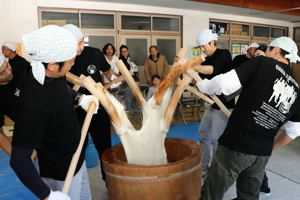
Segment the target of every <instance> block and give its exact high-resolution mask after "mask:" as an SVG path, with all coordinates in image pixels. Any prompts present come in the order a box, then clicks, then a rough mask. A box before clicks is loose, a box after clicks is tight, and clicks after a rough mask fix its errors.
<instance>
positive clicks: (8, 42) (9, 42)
mask: <svg viewBox="0 0 300 200" xmlns="http://www.w3.org/2000/svg"><path fill="white" fill-rule="evenodd" d="M2 46H6V47H7V48H9V49H10V50H12V51H17V49H18V48H17V46H16V44H15V43H13V42H11V41H6V42H4V43H3V45H2Z"/></svg>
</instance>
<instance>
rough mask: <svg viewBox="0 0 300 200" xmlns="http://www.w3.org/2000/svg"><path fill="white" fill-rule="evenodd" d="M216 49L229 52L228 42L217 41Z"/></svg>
mask: <svg viewBox="0 0 300 200" xmlns="http://www.w3.org/2000/svg"><path fill="white" fill-rule="evenodd" d="M217 47H218V48H220V49H228V50H229V51H230V46H229V40H222V39H218V41H217Z"/></svg>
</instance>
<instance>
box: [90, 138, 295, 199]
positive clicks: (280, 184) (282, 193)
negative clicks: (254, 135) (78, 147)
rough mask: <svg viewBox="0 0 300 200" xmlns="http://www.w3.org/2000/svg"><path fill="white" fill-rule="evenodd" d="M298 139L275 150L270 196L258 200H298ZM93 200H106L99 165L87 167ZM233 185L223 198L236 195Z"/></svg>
mask: <svg viewBox="0 0 300 200" xmlns="http://www.w3.org/2000/svg"><path fill="white" fill-rule="evenodd" d="M299 166H300V139H298V140H296V141H293V142H292V143H291V144H289V145H288V146H286V147H284V148H282V149H279V150H277V151H275V152H274V153H273V155H272V157H271V159H270V161H269V163H268V165H267V176H268V177H269V184H270V188H271V196H269V197H261V198H260V200H300V167H299ZM88 173H89V178H90V186H91V190H92V196H93V200H107V199H108V197H107V193H106V190H105V184H104V182H103V181H102V180H100V177H99V176H100V167H99V165H98V166H97V167H95V168H92V169H89V170H88ZM235 194H236V193H235V188H234V186H233V187H231V188H230V189H229V190H228V191H227V192H226V194H225V196H224V199H223V200H230V199H233V198H235V197H236V195H235Z"/></svg>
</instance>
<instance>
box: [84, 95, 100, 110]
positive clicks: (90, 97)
mask: <svg viewBox="0 0 300 200" xmlns="http://www.w3.org/2000/svg"><path fill="white" fill-rule="evenodd" d="M92 102H93V103H95V105H96V110H95V112H94V114H97V111H98V109H99V101H98V99H97V98H96V97H95V96H94V95H85V94H83V95H82V97H81V100H80V102H79V105H80V106H81V108H82V109H84V110H85V111H86V112H87V111H88V109H89V106H90V103H92Z"/></svg>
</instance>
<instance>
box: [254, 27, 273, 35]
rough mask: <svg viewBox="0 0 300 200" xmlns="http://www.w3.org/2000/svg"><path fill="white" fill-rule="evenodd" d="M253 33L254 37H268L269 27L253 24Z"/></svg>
mask: <svg viewBox="0 0 300 200" xmlns="http://www.w3.org/2000/svg"><path fill="white" fill-rule="evenodd" d="M253 31H254V33H253V35H254V36H256V37H269V33H270V28H269V27H262V26H254V27H253Z"/></svg>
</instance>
